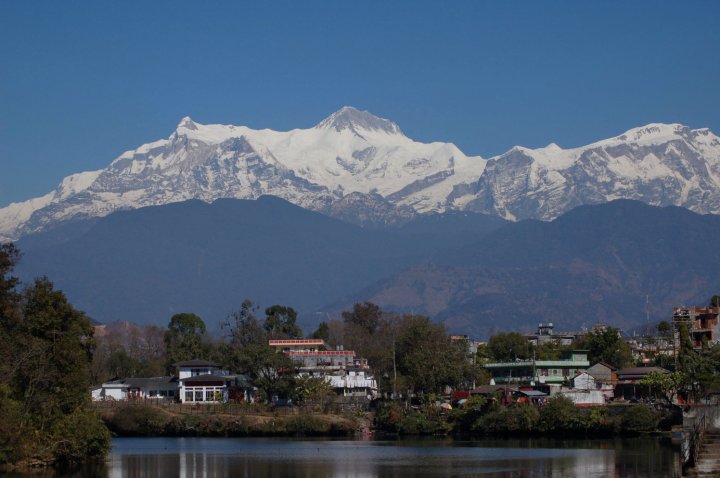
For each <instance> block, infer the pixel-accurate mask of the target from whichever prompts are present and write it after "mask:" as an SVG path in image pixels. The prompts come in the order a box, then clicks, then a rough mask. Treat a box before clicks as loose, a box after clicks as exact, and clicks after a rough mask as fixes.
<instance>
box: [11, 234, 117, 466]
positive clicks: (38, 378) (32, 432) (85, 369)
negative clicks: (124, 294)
mask: <svg viewBox="0 0 720 478" xmlns="http://www.w3.org/2000/svg"><path fill="white" fill-rule="evenodd" d="M18 258H19V252H18V251H17V249H15V248H14V247H13V246H7V245H4V246H0V353H1V354H2V357H1V358H2V362H1V363H0V464H1V463H8V462H10V463H15V462H19V461H23V460H32V461H36V462H41V463H46V464H53V463H63V462H64V463H74V462H78V461H83V460H86V459H91V458H95V457H100V456H104V455H105V453H106V452H107V451H108V449H109V445H110V435H109V433H108V431H107V429H106V428H105V426H104V425H103V424H102V422H101V421H100V420H99V419H98V417H97V416H96V415H95V414H94V413H93V412H91V411H88V410H86V409H85V407H86V406H87V404H88V402H89V400H90V397H89V394H88V389H89V386H90V362H91V359H92V352H93V348H94V341H93V327H92V326H91V325H90V321H89V320H88V318H87V317H86V316H85V314H83V313H82V312H80V311H78V310H76V309H75V308H73V307H72V305H70V303H69V302H68V301H67V298H66V297H65V295H64V294H63V293H62V292H60V291H57V290H55V289H54V288H53V284H52V283H51V282H50V281H49V280H48V279H47V278H41V279H36V280H35V281H34V282H33V284H32V285H31V286H30V287H28V288H27V289H26V290H25V291H24V292H23V293H22V294H20V293H18V292H17V290H16V286H17V283H18V282H17V279H15V278H13V277H11V276H10V273H11V272H12V269H13V267H14V265H15V263H16V261H17V259H18Z"/></svg>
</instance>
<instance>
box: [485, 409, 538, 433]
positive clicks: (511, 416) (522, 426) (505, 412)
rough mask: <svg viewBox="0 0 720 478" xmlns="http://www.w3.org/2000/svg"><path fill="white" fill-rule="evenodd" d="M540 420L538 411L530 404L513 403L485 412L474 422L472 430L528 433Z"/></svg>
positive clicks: (533, 429) (535, 427)
mask: <svg viewBox="0 0 720 478" xmlns="http://www.w3.org/2000/svg"><path fill="white" fill-rule="evenodd" d="M539 422H540V412H538V409H537V408H536V407H534V406H532V405H513V406H511V407H507V408H498V409H497V410H493V411H490V412H489V413H487V414H485V415H484V416H483V417H482V418H481V419H479V420H478V421H477V422H476V425H475V426H474V427H473V430H472V431H476V432H480V433H486V434H499V435H515V434H520V433H529V432H533V431H535V430H536V429H537V427H538V423H539Z"/></svg>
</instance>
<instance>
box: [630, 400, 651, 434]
mask: <svg viewBox="0 0 720 478" xmlns="http://www.w3.org/2000/svg"><path fill="white" fill-rule="evenodd" d="M659 422H660V416H659V414H658V413H657V412H656V411H655V410H653V409H652V408H650V407H648V406H646V405H643V404H637V405H631V406H630V407H628V409H626V410H625V413H624V414H623V417H622V428H623V430H625V431H629V432H633V433H637V432H648V431H653V430H656V429H657V427H658V423H659Z"/></svg>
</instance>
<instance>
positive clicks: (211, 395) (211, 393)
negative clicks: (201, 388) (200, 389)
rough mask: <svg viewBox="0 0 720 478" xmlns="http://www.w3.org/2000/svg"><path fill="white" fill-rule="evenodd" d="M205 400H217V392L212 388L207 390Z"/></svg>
mask: <svg viewBox="0 0 720 478" xmlns="http://www.w3.org/2000/svg"><path fill="white" fill-rule="evenodd" d="M205 401H206V402H214V401H215V392H214V391H212V390H205Z"/></svg>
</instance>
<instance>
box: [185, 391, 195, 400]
mask: <svg viewBox="0 0 720 478" xmlns="http://www.w3.org/2000/svg"><path fill="white" fill-rule="evenodd" d="M185 401H186V402H192V401H193V393H192V392H191V391H186V392H185Z"/></svg>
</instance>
